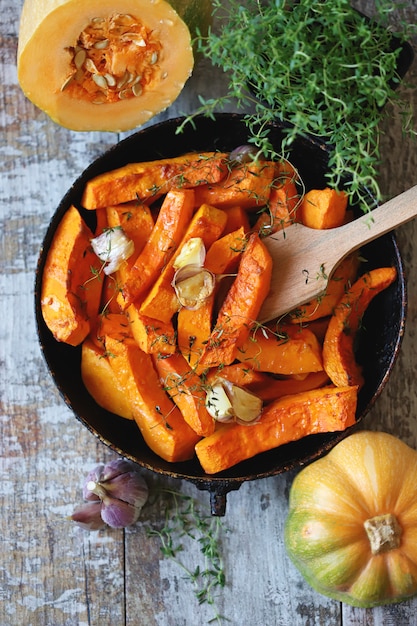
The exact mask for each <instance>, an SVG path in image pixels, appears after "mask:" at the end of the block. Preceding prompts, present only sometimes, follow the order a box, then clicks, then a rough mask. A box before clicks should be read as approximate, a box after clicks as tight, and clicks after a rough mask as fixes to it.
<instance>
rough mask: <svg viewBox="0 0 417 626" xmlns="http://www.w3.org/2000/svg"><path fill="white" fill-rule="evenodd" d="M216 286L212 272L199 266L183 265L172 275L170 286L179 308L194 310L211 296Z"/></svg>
mask: <svg viewBox="0 0 417 626" xmlns="http://www.w3.org/2000/svg"><path fill="white" fill-rule="evenodd" d="M215 285H216V279H215V276H214V274H213V273H212V272H210V271H209V270H207V269H204V268H202V267H200V266H199V265H184V266H183V267H180V268H179V269H178V270H177V271H176V272H175V275H174V278H173V281H172V286H173V287H174V289H175V293H176V296H177V298H178V300H179V302H180V304H181V306H183V307H185V308H186V309H190V310H196V309H198V308H199V307H201V306H202V305H203V304H204V302H205V301H206V300H207V298H209V297H210V296H211V294H212V293H213V291H214V287H215Z"/></svg>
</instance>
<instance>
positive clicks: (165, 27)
mask: <svg viewBox="0 0 417 626" xmlns="http://www.w3.org/2000/svg"><path fill="white" fill-rule="evenodd" d="M175 4H177V5H178V9H179V10H180V11H181V12H182V13H183V14H185V12H187V19H189V20H190V22H193V24H194V25H200V26H201V25H202V26H203V27H204V24H205V25H207V19H208V18H207V16H208V13H209V11H208V7H209V6H210V5H211V3H210V2H207V1H205V2H203V3H201V0H188V1H185V0H182V1H178V2H177V3H175V2H173V3H169V2H166V1H165V0H159V1H158V2H153V1H151V0H116V1H114V0H112V1H110V0H88V2H85V0H26V1H25V3H24V6H23V10H22V14H21V21H20V30H19V46H18V55H17V67H18V79H19V83H20V86H21V88H22V90H23V91H24V93H25V95H26V96H27V97H28V98H29V100H31V101H32V102H33V103H34V104H35V105H36V106H38V107H39V108H40V109H42V110H43V111H45V112H46V113H47V114H48V115H49V116H50V117H51V118H52V119H53V120H54V121H55V122H57V123H58V124H61V125H62V126H65V127H67V128H70V129H72V130H79V131H89V130H108V131H123V130H129V129H132V128H135V127H136V126H140V125H142V124H144V123H145V122H146V121H147V120H148V119H150V118H151V117H152V116H153V115H155V114H157V113H159V112H160V111H162V110H164V109H166V108H167V107H168V106H169V105H170V104H171V103H172V102H173V101H174V100H175V99H176V97H177V96H178V95H179V93H180V92H181V90H182V88H183V87H184V84H185V82H186V81H187V79H188V78H189V76H190V75H191V72H192V69H193V66H194V56H193V50H192V45H191V33H190V29H189V28H188V26H187V24H186V23H185V22H184V21H183V19H182V18H181V17H180V15H179V14H178V13H177V11H176V10H175V9H174V7H173V6H172V5H174V6H175ZM200 4H202V5H203V6H202V10H201V11H200V10H198V9H199V6H200ZM200 15H201V16H202V17H201V19H200V17H199V16H200ZM200 22H202V24H201V23H200Z"/></svg>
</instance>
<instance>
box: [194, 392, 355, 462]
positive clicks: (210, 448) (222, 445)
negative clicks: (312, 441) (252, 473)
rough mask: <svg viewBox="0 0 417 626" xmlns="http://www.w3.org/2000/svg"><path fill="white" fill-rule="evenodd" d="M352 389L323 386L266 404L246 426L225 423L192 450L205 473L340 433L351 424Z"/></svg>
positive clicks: (353, 404) (353, 398) (352, 408)
mask: <svg viewBox="0 0 417 626" xmlns="http://www.w3.org/2000/svg"><path fill="white" fill-rule="evenodd" d="M356 405H357V388H356V387H323V388H322V389H314V390H312V391H306V392H304V393H299V394H296V395H293V396H285V397H284V398H280V399H278V400H276V401H275V402H272V403H271V404H269V405H268V406H267V407H265V409H264V410H263V412H262V414H261V417H260V419H259V420H258V421H257V422H256V423H255V424H251V425H250V426H246V425H245V426H243V425H240V424H236V423H231V424H225V425H224V426H222V427H221V428H219V429H218V430H216V431H215V432H214V433H213V434H212V435H210V436H209V437H205V438H204V439H201V441H199V442H198V443H197V445H196V447H195V451H196V454H197V457H198V460H199V461H200V463H201V466H202V468H203V469H204V471H205V472H206V473H207V474H217V473H218V472H222V471H223V470H226V469H228V468H229V467H232V466H233V465H236V464H237V463H240V462H241V461H244V460H246V459H250V458H252V457H254V456H256V455H257V454H260V453H261V452H266V451H267V450H272V449H274V448H277V447H278V446H281V445H283V444H285V443H289V442H291V441H298V440H299V439H301V438H302V437H306V436H308V435H312V434H317V433H326V432H335V431H343V430H345V429H346V428H348V427H349V426H352V425H353V424H354V423H355V413H356Z"/></svg>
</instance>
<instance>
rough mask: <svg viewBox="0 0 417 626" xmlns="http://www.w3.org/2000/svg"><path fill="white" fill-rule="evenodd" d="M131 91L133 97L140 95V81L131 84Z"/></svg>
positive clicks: (141, 90) (141, 89)
mask: <svg viewBox="0 0 417 626" xmlns="http://www.w3.org/2000/svg"><path fill="white" fill-rule="evenodd" d="M132 92H133V95H134V96H135V97H137V96H140V95H142V92H143V88H142V85H141V84H140V83H136V85H133V87H132Z"/></svg>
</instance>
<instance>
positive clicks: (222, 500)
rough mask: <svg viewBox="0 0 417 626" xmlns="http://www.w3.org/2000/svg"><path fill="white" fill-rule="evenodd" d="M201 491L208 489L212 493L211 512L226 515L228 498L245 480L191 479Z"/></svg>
mask: <svg viewBox="0 0 417 626" xmlns="http://www.w3.org/2000/svg"><path fill="white" fill-rule="evenodd" d="M191 482H192V483H194V484H195V485H196V487H197V488H198V489H200V491H208V492H209V494H210V510H211V514H212V515H213V516H216V517H224V516H225V514H226V499H227V494H228V493H229V492H230V491H237V490H238V489H239V488H240V486H241V485H242V482H243V481H240V480H238V481H230V480H202V481H201V480H191Z"/></svg>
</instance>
